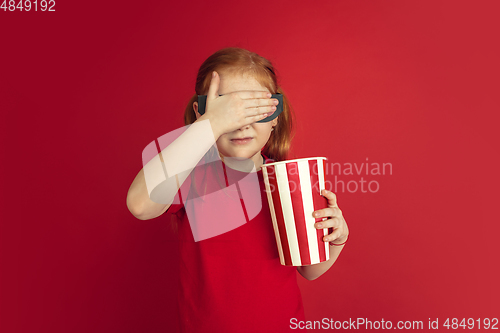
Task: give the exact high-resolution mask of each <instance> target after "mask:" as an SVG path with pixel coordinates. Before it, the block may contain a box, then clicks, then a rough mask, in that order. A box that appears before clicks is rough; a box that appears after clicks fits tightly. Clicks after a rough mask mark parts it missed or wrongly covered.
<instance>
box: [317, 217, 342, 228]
mask: <svg viewBox="0 0 500 333" xmlns="http://www.w3.org/2000/svg"><path fill="white" fill-rule="evenodd" d="M342 224H343V221H342V219H341V218H340V217H334V218H331V219H328V220H326V221H322V222H317V223H315V224H314V226H315V227H316V229H325V228H334V229H336V228H340V226H342Z"/></svg>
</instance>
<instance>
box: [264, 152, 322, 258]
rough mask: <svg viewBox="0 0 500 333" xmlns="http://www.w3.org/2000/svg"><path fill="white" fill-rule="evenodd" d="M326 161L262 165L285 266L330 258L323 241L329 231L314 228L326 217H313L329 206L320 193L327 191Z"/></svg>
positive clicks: (299, 161)
mask: <svg viewBox="0 0 500 333" xmlns="http://www.w3.org/2000/svg"><path fill="white" fill-rule="evenodd" d="M325 160H326V158H325V157H314V158H302V159H295V160H288V161H282V162H275V163H269V164H264V165H262V175H263V178H264V184H265V186H266V192H267V199H268V202H269V209H270V211H271V218H272V220H273V227H274V234H275V236H276V243H277V245H278V252H279V256H280V261H281V264H282V265H286V266H303V265H312V264H317V263H320V262H323V261H326V260H328V259H330V252H329V247H328V242H324V241H323V237H324V236H326V235H327V234H328V229H326V228H325V229H316V228H315V227H314V223H316V222H319V221H323V220H325V219H326V218H314V217H313V216H312V213H313V212H314V211H315V210H318V209H321V208H326V207H328V200H327V199H326V198H325V197H323V196H322V195H321V194H320V193H321V190H322V189H324V188H325V177H324V169H325ZM316 170H317V171H316ZM314 185H316V186H315V188H313V186H314ZM318 185H319V187H318Z"/></svg>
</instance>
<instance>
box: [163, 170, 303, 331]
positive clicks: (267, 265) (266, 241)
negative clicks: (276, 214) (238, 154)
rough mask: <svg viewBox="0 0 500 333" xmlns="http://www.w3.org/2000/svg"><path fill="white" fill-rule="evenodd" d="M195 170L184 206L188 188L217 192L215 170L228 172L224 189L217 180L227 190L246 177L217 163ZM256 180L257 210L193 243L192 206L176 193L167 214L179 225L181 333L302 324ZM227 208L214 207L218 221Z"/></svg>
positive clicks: (292, 274)
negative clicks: (235, 224) (259, 205)
mask: <svg viewBox="0 0 500 333" xmlns="http://www.w3.org/2000/svg"><path fill="white" fill-rule="evenodd" d="M198 165H199V166H197V167H196V168H195V169H194V170H193V172H194V176H195V179H196V181H195V182H192V180H191V175H189V176H188V178H187V179H186V181H185V182H184V183H183V184H182V186H181V191H180V192H181V195H180V197H183V198H186V199H185V200H184V203H186V202H188V201H189V198H193V197H195V195H194V194H193V193H194V192H193V191H192V187H191V186H194V185H196V189H197V192H198V194H200V193H204V192H203V191H204V190H205V188H208V189H209V192H210V191H211V190H213V189H216V188H219V189H220V188H221V186H220V185H219V184H220V183H221V182H217V180H215V179H214V177H213V176H210V175H213V174H212V172H211V171H213V170H214V168H215V169H218V170H224V171H223V175H224V172H227V176H228V177H227V179H228V182H227V183H226V182H225V181H226V178H224V177H221V178H220V179H221V180H222V184H223V185H224V186H226V187H227V186H228V185H229V186H231V185H232V184H233V183H234V180H235V179H236V180H237V179H242V178H244V177H245V176H247V175H248V174H247V173H244V172H240V171H236V170H234V169H230V168H228V167H227V166H225V165H224V164H223V163H222V161H218V162H212V163H209V164H206V165H203V166H200V163H199V164H198ZM254 176H255V174H254ZM257 177H258V178H253V179H254V180H257V179H258V184H259V186H260V194H261V201H262V209H261V210H260V211H259V212H258V213H257V215H256V216H255V217H254V218H252V219H251V220H250V221H248V219H247V222H246V223H244V224H243V225H241V226H239V227H237V228H235V229H233V230H231V231H228V232H225V233H222V234H219V235H217V236H214V237H210V238H206V239H203V240H200V241H197V242H196V241H195V240H194V237H193V232H192V228H191V226H190V221H189V219H188V214H187V213H186V206H188V205H190V204H191V205H192V201H190V202H188V203H186V205H185V204H184V203H183V202H182V200H181V199H183V198H180V199H179V192H178V194H177V197H176V200H175V201H174V204H172V205H171V206H170V208H169V209H168V211H167V213H173V214H174V213H175V214H177V217H178V220H179V225H178V237H179V244H180V261H179V263H180V265H179V270H180V271H179V273H180V289H179V293H178V304H179V312H180V327H181V331H182V332H196V333H198V332H231V333H233V332H252V333H254V332H289V331H292V330H291V329H290V320H291V319H292V318H297V320H305V317H304V308H303V304H302V297H301V294H300V290H299V287H298V285H297V273H296V267H291V266H283V265H281V263H280V260H279V257H278V249H277V246H276V239H275V236H274V230H273V226H272V220H271V214H270V211H269V204H268V202H267V196H266V192H265V187H264V182H263V177H262V171H261V170H259V171H257ZM195 183H196V184H195ZM233 187H234V186H233ZM244 187H245V186H244V185H241V186H240V189H241V188H244ZM257 191H258V188H257ZM186 193H188V195H187V196H186ZM205 193H207V192H205ZM182 194H184V196H182ZM243 197H245V196H244V195H243ZM238 198H239V197H238ZM241 201H243V199H241ZM232 206H234V204H232V205H231V200H228V201H227V206H226V207H227V210H226V209H220V206H218V209H219V210H220V214H221V216H224V214H225V213H226V212H232V210H233V209H234V207H232ZM189 209H192V208H189V206H188V211H189ZM194 209H195V210H196V209H197V208H196V207H195V208H194ZM202 210H203V208H202V207H201V206H200V208H199V211H202ZM230 214H232V213H230ZM231 216H232V215H231ZM245 216H247V215H245Z"/></svg>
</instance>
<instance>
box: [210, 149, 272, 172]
mask: <svg viewBox="0 0 500 333" xmlns="http://www.w3.org/2000/svg"><path fill="white" fill-rule="evenodd" d="M219 156H220V158H221V160H222V163H224V164H225V165H226V166H227V167H228V168H231V169H233V170H237V171H241V172H247V173H250V172H255V171H260V169H261V166H262V164H264V162H265V161H264V156H262V154H260V152H259V153H258V154H256V155H254V156H253V157H252V158H251V159H247V158H235V157H228V156H223V155H222V154H220V153H219ZM254 168H255V171H252V170H253V169H254Z"/></svg>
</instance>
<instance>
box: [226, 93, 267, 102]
mask: <svg viewBox="0 0 500 333" xmlns="http://www.w3.org/2000/svg"><path fill="white" fill-rule="evenodd" d="M234 93H235V94H238V96H239V97H240V98H241V99H244V100H257V99H260V100H261V102H262V100H270V99H271V95H270V96H268V94H271V93H270V92H269V91H266V90H241V91H236V92H234Z"/></svg>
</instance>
